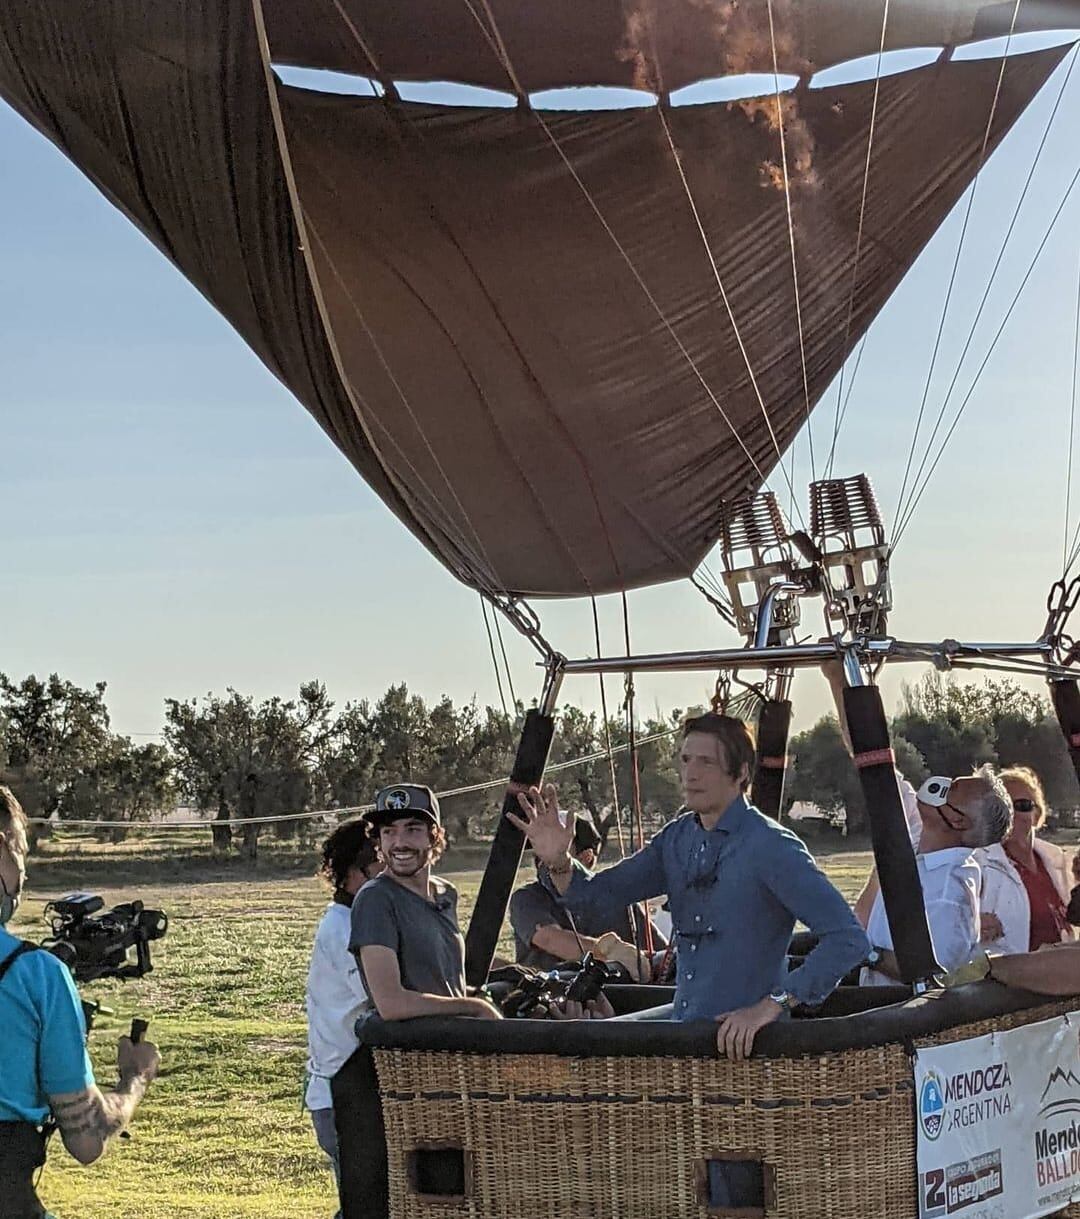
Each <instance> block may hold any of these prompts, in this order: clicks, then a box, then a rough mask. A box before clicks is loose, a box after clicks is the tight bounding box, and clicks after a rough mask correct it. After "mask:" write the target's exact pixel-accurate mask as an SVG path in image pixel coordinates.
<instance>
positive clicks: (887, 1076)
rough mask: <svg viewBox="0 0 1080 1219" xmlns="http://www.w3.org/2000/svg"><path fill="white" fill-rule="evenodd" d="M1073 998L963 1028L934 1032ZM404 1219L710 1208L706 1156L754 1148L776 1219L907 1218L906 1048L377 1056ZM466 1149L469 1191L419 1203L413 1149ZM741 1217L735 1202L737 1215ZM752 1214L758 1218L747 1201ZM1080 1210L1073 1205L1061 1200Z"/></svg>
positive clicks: (626, 1217) (625, 1218)
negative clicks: (767, 1170)
mask: <svg viewBox="0 0 1080 1219" xmlns="http://www.w3.org/2000/svg"><path fill="white" fill-rule="evenodd" d="M1074 1006H1075V1001H1070V1002H1061V1003H1057V1004H1048V1005H1046V1006H1044V1007H1039V1008H1035V1009H1032V1010H1029V1011H1026V1012H1018V1013H1014V1014H1012V1015H1009V1016H1003V1017H1000V1018H998V1019H996V1020H993V1021H983V1022H980V1023H978V1024H969V1025H963V1026H960V1027H957V1028H954V1029H951V1030H949V1032H948V1033H945V1034H941V1035H939V1036H937V1037H934V1038H928V1039H926V1040H925V1041H924V1042H922V1043H921V1044H941V1043H948V1042H953V1041H960V1040H964V1039H967V1038H969V1037H977V1036H980V1035H982V1034H984V1033H988V1032H992V1031H993V1030H994V1029H997V1030H999V1031H1001V1030H1005V1029H1008V1028H1013V1027H1016V1026H1017V1025H1020V1024H1030V1023H1034V1022H1036V1021H1039V1020H1045V1019H1048V1018H1049V1017H1051V1016H1054V1015H1057V1014H1059V1013H1061V1012H1063V1011H1066V1010H1068V1009H1069V1008H1070V1007H1074ZM375 1060H376V1066H377V1069H378V1074H379V1086H380V1090H381V1092H382V1102H383V1113H384V1117H385V1122H386V1140H387V1151H388V1158H389V1168H390V1179H391V1214H392V1215H393V1216H394V1219H461V1217H462V1216H465V1215H467V1216H469V1217H470V1219H474V1217H475V1219H668V1217H672V1219H674V1217H676V1216H677V1217H678V1219H689V1217H693V1219H705V1217H706V1216H710V1215H715V1214H717V1213H720V1212H716V1211H710V1210H708V1209H707V1208H706V1207H705V1206H704V1205H702V1204H701V1203H700V1202H699V1200H698V1189H697V1182H696V1176H695V1168H696V1166H697V1165H698V1164H699V1163H700V1162H701V1161H702V1160H703V1159H704V1158H706V1157H708V1156H712V1155H714V1154H715V1153H717V1152H726V1153H730V1152H746V1153H747V1155H746V1158H747V1159H760V1160H763V1161H764V1162H765V1164H767V1165H769V1166H771V1168H772V1170H773V1171H774V1172H775V1204H774V1205H772V1206H770V1207H769V1209H768V1210H767V1211H766V1214H768V1215H770V1216H777V1217H780V1219H907V1217H908V1216H910V1217H911V1219H915V1216H917V1215H918V1203H917V1199H916V1188H915V1185H916V1179H915V1129H914V1119H913V1112H912V1082H911V1081H912V1072H911V1065H910V1063H909V1061H908V1058H907V1055H906V1053H905V1051H904V1049H903V1047H902V1046H900V1045H885V1046H879V1047H875V1048H873V1049H870V1050H852V1051H847V1052H845V1053H840V1054H825V1055H822V1056H821V1057H816V1058H804V1059H798V1060H792V1059H752V1060H751V1061H749V1062H746V1063H731V1062H727V1061H725V1060H721V1059H689V1058H559V1057H555V1056H552V1055H536V1056H532V1057H530V1056H525V1055H516V1056H511V1055H479V1054H463V1053H417V1052H405V1051H400V1050H376V1051H375ZM424 1144H428V1145H432V1144H436V1145H438V1144H443V1145H445V1144H457V1145H460V1146H462V1147H464V1148H465V1149H466V1151H467V1152H468V1153H469V1171H470V1177H471V1180H470V1185H469V1190H468V1196H467V1197H466V1198H465V1199H463V1200H461V1201H458V1202H454V1203H446V1202H442V1201H437V1202H436V1201H431V1200H429V1199H427V1198H423V1197H419V1196H417V1194H416V1193H415V1192H414V1190H413V1189H412V1187H411V1186H410V1184H409V1180H408V1171H407V1165H408V1152H409V1151H411V1150H412V1149H414V1148H416V1147H418V1146H423V1145H424ZM727 1213H728V1214H738V1213H740V1212H734V1211H732V1212H727ZM741 1213H745V1214H750V1213H753V1212H741ZM1063 1213H1064V1214H1065V1215H1067V1216H1068V1217H1069V1219H1080V1206H1073V1207H1071V1208H1069V1210H1068V1211H1066V1212H1063Z"/></svg>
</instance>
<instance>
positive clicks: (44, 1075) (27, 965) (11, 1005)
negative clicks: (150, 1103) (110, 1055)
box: [0, 927, 94, 1124]
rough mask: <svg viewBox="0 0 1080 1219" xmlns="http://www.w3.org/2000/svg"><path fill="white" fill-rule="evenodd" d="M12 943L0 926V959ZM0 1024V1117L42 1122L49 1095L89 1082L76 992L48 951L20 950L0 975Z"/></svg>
mask: <svg viewBox="0 0 1080 1219" xmlns="http://www.w3.org/2000/svg"><path fill="white" fill-rule="evenodd" d="M18 946H19V941H18V940H17V939H15V937H14V936H12V935H9V934H8V933H7V932H6V931H5V930H4V929H3V928H2V927H0V961H6V960H7V958H8V957H9V956H10V955H11V953H13V952H14V951H15V949H16V948H17V947H18ZM0 1029H2V1030H3V1034H2V1035H0V1122H18V1121H23V1122H34V1123H35V1124H36V1123H39V1122H42V1121H44V1120H45V1118H46V1117H47V1116H48V1114H49V1097H50V1096H56V1095H58V1094H60V1093H63V1092H81V1091H82V1090H83V1089H84V1088H89V1087H90V1086H91V1085H92V1084H93V1082H94V1074H93V1071H92V1069H91V1067H90V1059H89V1057H88V1055H87V1053H86V1024H85V1022H84V1021H83V1013H82V1006H81V1004H80V1003H79V996H78V995H77V994H76V992H75V984H74V982H72V980H71V974H70V973H69V972H68V968H67V966H66V965H64V963H63V962H62V961H59V960H57V958H56V957H54V956H53V955H52V953H50V952H45V951H44V950H43V949H38V950H37V951H36V952H26V953H23V955H22V956H21V957H19V959H18V960H17V961H15V963H14V964H13V965H12V966H11V968H10V969H9V970H8V971H7V973H6V974H5V975H4V978H3V980H0Z"/></svg>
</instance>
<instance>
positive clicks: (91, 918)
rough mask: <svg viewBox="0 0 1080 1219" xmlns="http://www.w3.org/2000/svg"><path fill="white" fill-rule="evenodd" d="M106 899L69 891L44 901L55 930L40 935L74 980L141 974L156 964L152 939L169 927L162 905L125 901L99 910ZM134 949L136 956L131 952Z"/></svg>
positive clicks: (159, 937)
mask: <svg viewBox="0 0 1080 1219" xmlns="http://www.w3.org/2000/svg"><path fill="white" fill-rule="evenodd" d="M104 906H105V899H104V898H102V897H99V896H97V895H96V894H93V893H69V894H68V895H67V896H66V897H58V898H57V899H56V900H55V901H52V902H49V904H48V905H47V906H46V907H45V914H46V915H49V914H50V913H51V914H52V919H51V921H50V924H49V925H50V927H51V929H52V935H50V936H49V937H47V938H46V939H44V940H42V942H41V946H42V948H46V949H48V951H49V952H51V953H52V954H53V956H55V957H59V958H60V960H61V961H63V962H64V964H65V965H66V966H67V967H68V968H69V969H70V970H71V972H72V974H74V976H75V981H76V982H96V981H97V980H98V979H99V978H124V979H127V978H141V977H142V976H143V974H148V973H149V972H150V971H151V970H152V969H153V964H152V963H151V961H150V941H151V940H160V939H161V937H162V936H163V935H164V934H165V932H166V931H168V929H169V919H168V916H167V915H166V913H165V911H164V910H147V909H146V907H145V906H144V905H143V903H142V902H138V901H136V902H121V903H120V905H117V906H113V907H112V909H111V910H105V911H104V913H102V914H99V913H98V911H99V910H102V909H103V908H104ZM132 948H134V949H135V960H134V962H132V961H130V960H129V959H128V952H129V951H130V950H131V949H132Z"/></svg>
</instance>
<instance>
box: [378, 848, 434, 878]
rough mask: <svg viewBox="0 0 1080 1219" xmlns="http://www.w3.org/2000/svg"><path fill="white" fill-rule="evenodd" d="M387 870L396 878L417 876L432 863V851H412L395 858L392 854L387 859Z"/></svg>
mask: <svg viewBox="0 0 1080 1219" xmlns="http://www.w3.org/2000/svg"><path fill="white" fill-rule="evenodd" d="M385 861H386V870H387V871H388V872H391V873H392V874H393V875H394V876H402V877H405V878H408V877H410V876H415V875H416V874H417V872H420V871H422V870H423V869H424V868H425V867H427V865H428V864H429V863H430V862H431V851H430V850H424V851H410V852H408V854H407V855H402V856H401V857H399V858H395V857H394V856H393V855H392V854H391V855H387V856H386V857H385Z"/></svg>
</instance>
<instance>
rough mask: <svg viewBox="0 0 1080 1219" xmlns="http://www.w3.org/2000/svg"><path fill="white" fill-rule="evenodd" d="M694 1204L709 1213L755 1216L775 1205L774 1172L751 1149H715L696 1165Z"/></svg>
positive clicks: (750, 1218)
mask: <svg viewBox="0 0 1080 1219" xmlns="http://www.w3.org/2000/svg"><path fill="white" fill-rule="evenodd" d="M696 1176H697V1185H698V1199H697V1200H698V1204H699V1205H700V1206H704V1207H705V1209H706V1210H707V1211H708V1213H709V1214H710V1215H723V1216H732V1219H735V1217H740V1219H757V1217H760V1216H764V1215H766V1214H767V1213H768V1212H769V1211H771V1210H772V1209H773V1208H774V1207H775V1194H776V1191H775V1181H776V1177H775V1173H774V1171H773V1169H772V1166H771V1165H769V1164H766V1163H765V1162H764V1160H762V1159H761V1158H760V1157H758V1156H755V1155H754V1154H753V1153H752V1152H743V1151H739V1152H717V1153H714V1154H713V1155H711V1156H708V1157H707V1158H706V1159H704V1160H700V1161H698V1166H697V1174H696Z"/></svg>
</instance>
